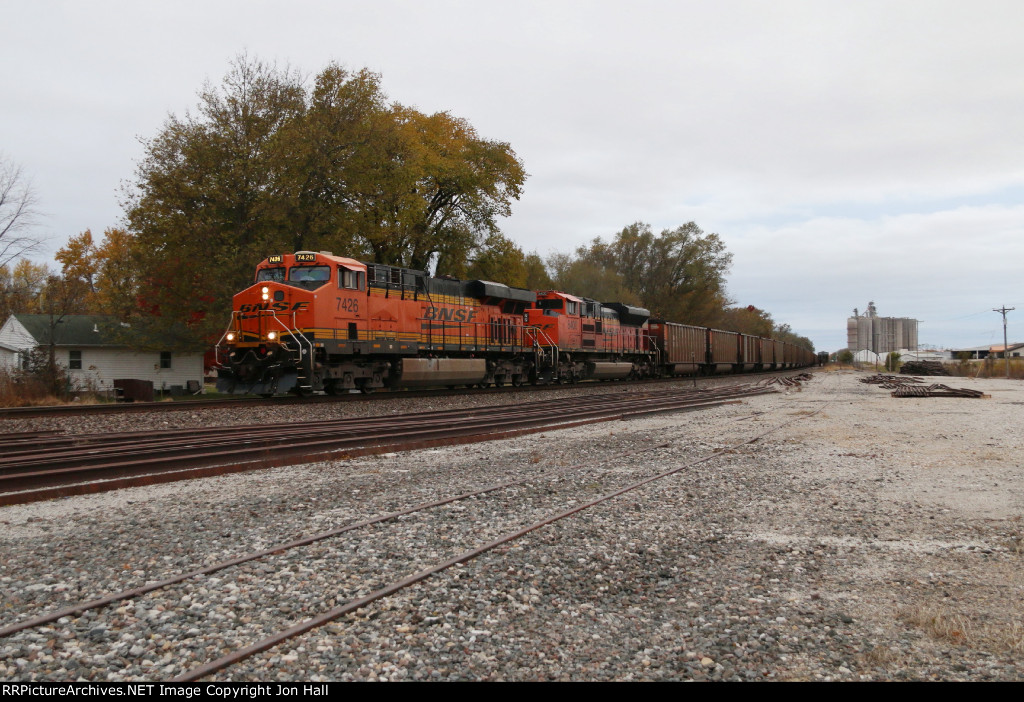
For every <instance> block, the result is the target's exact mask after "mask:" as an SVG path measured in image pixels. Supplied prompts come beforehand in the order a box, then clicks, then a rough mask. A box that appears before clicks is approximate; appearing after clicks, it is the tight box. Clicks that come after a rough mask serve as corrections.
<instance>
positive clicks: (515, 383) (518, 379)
mask: <svg viewBox="0 0 1024 702" xmlns="http://www.w3.org/2000/svg"><path fill="white" fill-rule="evenodd" d="M522 384H523V376H521V375H513V376H512V387H514V388H518V387H521V386H522Z"/></svg>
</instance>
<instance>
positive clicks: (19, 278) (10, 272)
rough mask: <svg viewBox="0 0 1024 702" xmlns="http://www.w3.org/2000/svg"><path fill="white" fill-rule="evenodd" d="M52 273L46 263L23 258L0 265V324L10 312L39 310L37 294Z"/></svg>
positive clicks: (31, 312) (33, 312)
mask: <svg viewBox="0 0 1024 702" xmlns="http://www.w3.org/2000/svg"><path fill="white" fill-rule="evenodd" d="M50 275H52V273H51V271H50V269H49V268H48V267H47V266H46V264H41V263H33V262H32V261H30V260H28V259H27V258H23V259H21V260H20V261H18V262H17V263H16V264H14V265H13V266H12V265H9V264H8V265H6V266H0V324H2V323H3V322H4V321H6V320H7V318H8V317H10V316H11V315H12V314H20V313H29V314H35V313H38V312H39V295H40V293H41V292H42V290H43V288H44V287H45V286H46V280H47V278H48V277H49V276H50Z"/></svg>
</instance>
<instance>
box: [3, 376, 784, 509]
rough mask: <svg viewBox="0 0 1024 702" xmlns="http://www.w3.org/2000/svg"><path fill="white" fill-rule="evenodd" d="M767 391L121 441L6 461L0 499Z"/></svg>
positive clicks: (430, 442) (617, 415)
mask: <svg viewBox="0 0 1024 702" xmlns="http://www.w3.org/2000/svg"><path fill="white" fill-rule="evenodd" d="M764 392H771V390H767V389H764V388H755V387H751V386H741V387H739V388H735V389H720V390H718V391H717V392H711V393H702V394H699V395H697V396H694V395H693V394H692V393H691V394H687V395H684V396H682V397H679V398H672V397H671V396H668V397H662V398H660V399H658V400H653V399H648V400H645V401H642V402H639V403H638V402H637V399H636V398H635V397H629V398H616V401H608V402H606V403H605V404H604V405H603V406H601V407H598V408H588V409H584V410H577V411H575V412H573V413H572V414H569V413H567V410H566V408H565V407H561V408H558V409H552V410H549V411H545V412H540V413H538V412H536V411H527V412H515V411H514V410H515V408H512V409H510V408H509V407H508V406H501V407H500V408H499V411H498V412H497V413H496V414H493V415H491V416H490V417H484V418H477V417H475V416H474V417H471V418H466V419H465V420H464V421H462V422H459V423H456V424H454V425H453V424H452V421H451V419H450V418H448V417H441V418H439V419H438V418H435V419H434V420H433V421H431V422H427V423H425V424H421V425H413V426H412V427H411V428H408V429H406V430H404V431H395V427H393V426H391V425H379V424H378V425H373V426H372V427H370V433H368V434H367V433H362V434H360V433H347V432H341V435H339V432H338V431H336V430H334V429H324V430H323V431H320V432H315V433H311V435H310V436H309V437H303V438H302V440H300V441H297V440H296V438H295V436H294V433H293V432H291V431H289V430H286V433H285V434H284V435H281V434H278V435H275V436H270V437H264V438H261V439H258V440H256V439H252V438H250V437H244V438H243V439H241V440H239V439H235V440H229V439H223V438H218V439H215V440H213V441H209V442H194V443H193V444H190V445H188V446H182V445H181V444H178V445H176V446H167V445H164V446H163V447H160V448H156V447H152V446H149V447H143V449H144V451H145V453H146V454H147V457H146V458H140V457H139V454H138V453H127V452H125V450H124V449H123V448H118V449H116V450H115V452H114V453H113V454H103V453H100V452H89V455H86V456H83V457H81V459H80V460H79V461H78V463H79V465H75V466H71V467H63V468H53V467H52V466H53V465H55V464H56V465H63V464H62V463H61V461H66V460H68V457H67V455H66V454H61V456H60V457H58V458H54V457H52V456H51V457H48V458H46V457H44V458H43V459H42V460H40V461H37V462H36V463H35V464H33V466H34V467H35V468H36V470H30V468H32V467H33V466H29V465H26V464H24V463H22V464H19V465H17V466H11V465H9V466H8V468H11V469H13V468H21V469H22V470H21V472H8V473H6V474H4V475H0V490H3V492H2V493H0V505H2V504H17V503H24V502H29V501H37V500H41V499H49V498H52V497H57V496H67V495H72V494H86V493H93V492H101V491H107V490H111V489H119V488H122V487H126V486H129V485H140V484H151V483H154V482H169V481H171V480H180V479H187V478H192V477H201V476H208V475H218V474H222V473H228V472H239V471H242V470H253V469H257V468H262V467H269V466H279V465H285V464H288V463H294V462H296V461H301V460H316V459H323V458H331V457H335V458H336V457H337V454H338V453H339V452H345V453H346V454H347V455H366V454H368V453H375V452H376V453H379V452H382V451H393V450H407V449H411V448H422V447H426V446H440V445H446V444H452V443H470V442H473V441H482V440H487V439H493V438H507V437H511V436H519V435H522V434H524V433H529V432H532V431H544V430H546V429H550V428H556V427H559V426H560V427H566V426H569V425H573V426H579V425H581V424H585V423H593V422H599V421H611V420H614V419H621V418H626V417H630V416H641V415H644V414H650V413H654V412H668V411H676V410H678V409H684V408H686V407H688V406H691V405H700V404H707V403H710V402H716V401H722V400H726V399H731V398H735V397H743V396H749V395H752V394H760V393H764ZM605 399H606V400H608V398H605ZM638 405H639V406H638ZM533 409H534V410H536V408H533ZM81 481H90V482H81ZM97 481H101V482H97Z"/></svg>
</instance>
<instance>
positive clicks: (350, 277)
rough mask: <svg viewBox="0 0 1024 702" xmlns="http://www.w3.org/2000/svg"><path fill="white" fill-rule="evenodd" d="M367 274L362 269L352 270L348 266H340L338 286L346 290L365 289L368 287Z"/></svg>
mask: <svg viewBox="0 0 1024 702" xmlns="http://www.w3.org/2000/svg"><path fill="white" fill-rule="evenodd" d="M364 281H365V274H364V273H363V272H362V271H350V270H349V269H348V268H341V267H339V268H338V288H344V289H346V290H363V289H364V288H365V287H366V284H365V282H364Z"/></svg>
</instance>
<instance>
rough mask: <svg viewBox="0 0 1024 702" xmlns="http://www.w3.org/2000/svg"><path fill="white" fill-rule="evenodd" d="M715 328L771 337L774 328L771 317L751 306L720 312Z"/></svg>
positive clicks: (731, 308)
mask: <svg viewBox="0 0 1024 702" xmlns="http://www.w3.org/2000/svg"><path fill="white" fill-rule="evenodd" d="M716 326H718V327H720V328H722V329H728V330H730V331H738V332H740V333H741V334H750V335H752V336H763V337H771V335H772V331H773V330H774V328H775V322H774V320H772V316H771V315H770V314H768V313H767V312H765V311H764V310H762V309H758V308H757V307H754V306H753V305H748V306H746V307H727V308H726V309H725V310H723V311H722V315H721V317H720V321H719V322H717V323H716Z"/></svg>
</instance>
